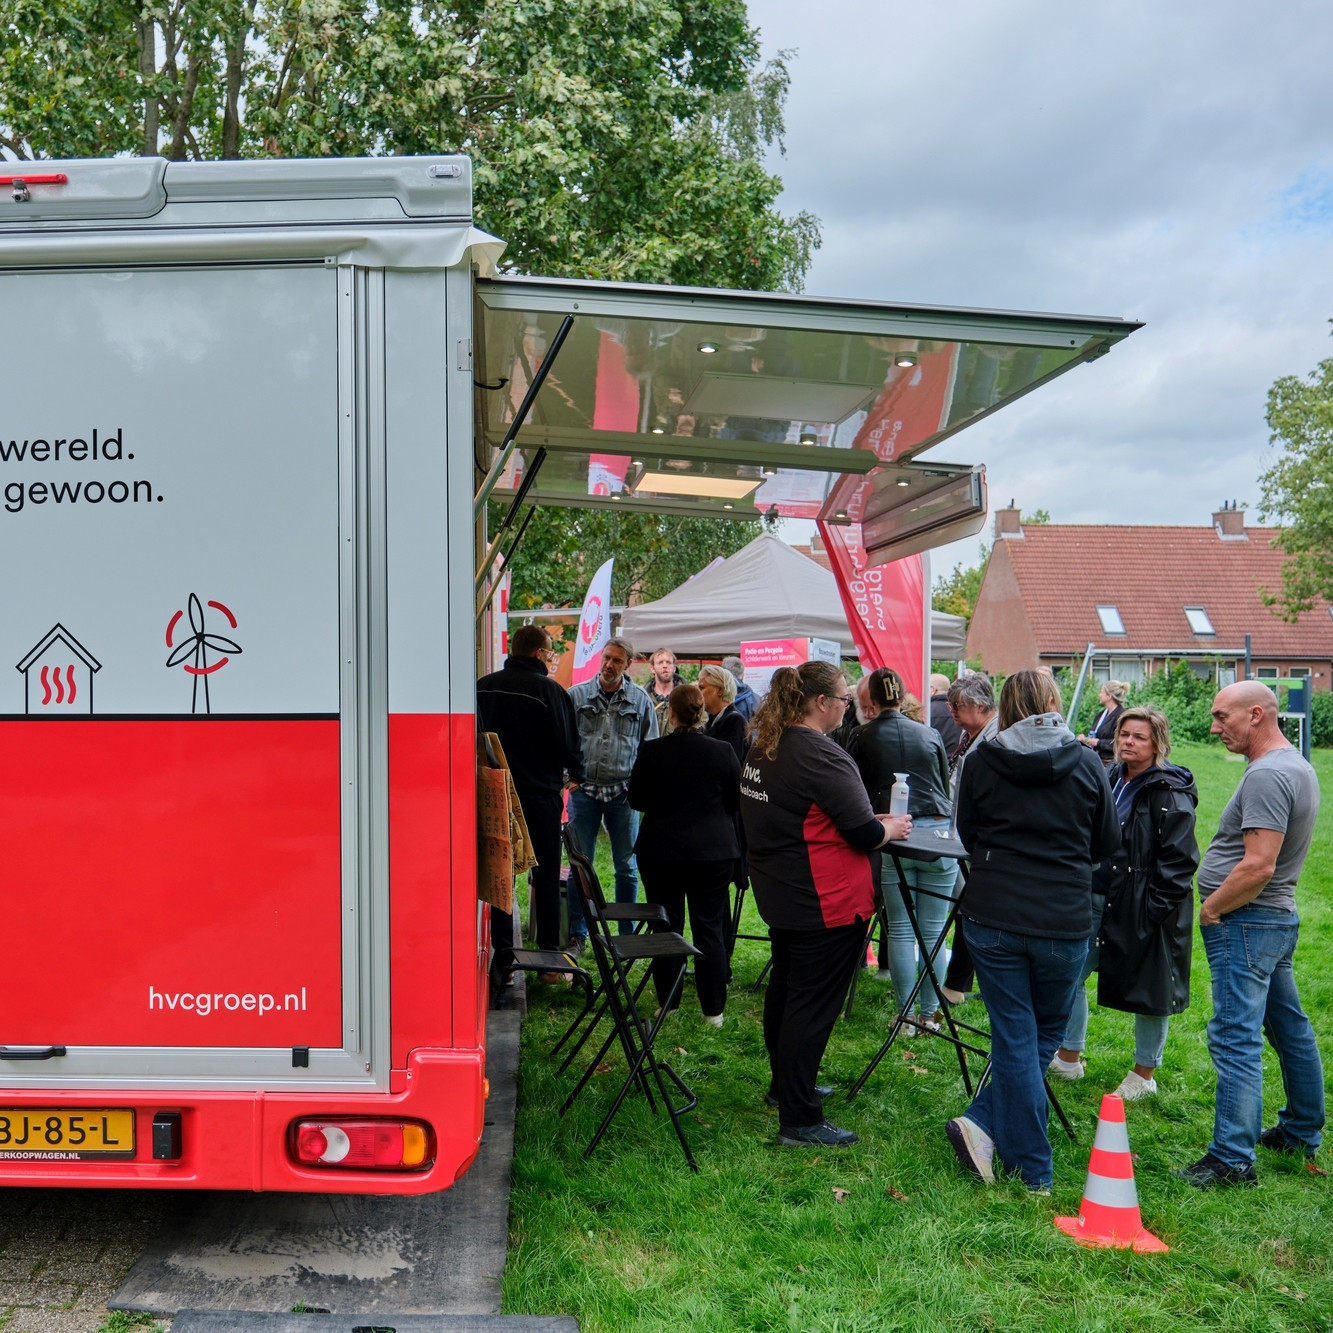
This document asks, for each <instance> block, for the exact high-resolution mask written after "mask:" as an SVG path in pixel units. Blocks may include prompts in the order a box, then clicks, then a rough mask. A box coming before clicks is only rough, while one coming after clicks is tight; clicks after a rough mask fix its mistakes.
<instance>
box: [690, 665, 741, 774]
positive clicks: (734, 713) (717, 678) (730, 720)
mask: <svg viewBox="0 0 1333 1333" xmlns="http://www.w3.org/2000/svg"><path fill="white" fill-rule="evenodd" d="M699 692H700V693H701V694H702V695H703V697H704V711H705V712H706V713H707V714H708V718H707V720H706V722H705V723H704V731H705V733H706V734H707V735H709V736H712V737H713V739H714V740H719V741H726V743H727V744H728V745H730V746H731V748H732V749H733V750H735V751H736V758H737V759H738V760H739V761H740V762H741V763H744V762H745V752H746V750H748V749H749V748H750V741H749V735H748V733H749V729H750V728H749V723H747V722H746V720H745V718H744V716H743V715H742V714H741V713H740V711H739V710H738V709H737V708H736V677H735V676H733V675H732V674H731V672H730V671H724V670H723V669H722V668H721V667H720V666H712V665H711V664H710V665H708V666H705V667H702V668H701V669H700V671H699Z"/></svg>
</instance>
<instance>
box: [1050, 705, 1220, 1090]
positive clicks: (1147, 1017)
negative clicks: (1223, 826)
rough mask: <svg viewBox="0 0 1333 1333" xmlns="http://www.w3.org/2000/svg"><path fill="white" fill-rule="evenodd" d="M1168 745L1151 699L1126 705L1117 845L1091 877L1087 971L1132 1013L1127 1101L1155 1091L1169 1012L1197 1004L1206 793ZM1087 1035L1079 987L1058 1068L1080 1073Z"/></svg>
mask: <svg viewBox="0 0 1333 1333" xmlns="http://www.w3.org/2000/svg"><path fill="white" fill-rule="evenodd" d="M1170 753H1171V724H1170V723H1169V722H1168V721H1167V718H1166V714H1165V713H1162V712H1160V711H1159V710H1158V709H1156V708H1152V707H1140V708H1128V709H1126V710H1125V711H1124V713H1123V714H1122V715H1121V717H1120V724H1119V727H1118V729H1117V732H1116V757H1117V759H1118V761H1119V762H1118V763H1117V764H1116V766H1115V767H1114V768H1113V769H1112V770H1111V773H1110V780H1111V791H1112V795H1113V796H1114V799H1115V803H1116V813H1117V816H1118V818H1119V820H1120V848H1119V850H1118V851H1117V852H1116V853H1115V855H1114V856H1112V857H1111V858H1110V859H1109V860H1107V861H1104V862H1103V863H1102V865H1101V866H1100V867H1099V869H1098V872H1097V875H1096V876H1095V877H1094V880H1093V893H1094V898H1093V909H1094V916H1095V917H1097V918H1098V924H1097V925H1095V926H1094V928H1093V935H1092V939H1091V942H1090V945H1089V948H1088V961H1087V963H1086V964H1085V965H1084V968H1083V975H1084V977H1085V978H1086V977H1088V976H1090V975H1091V974H1092V972H1093V971H1094V970H1095V971H1096V972H1097V973H1098V981H1097V1003H1098V1004H1100V1005H1102V1006H1103V1007H1104V1008H1107V1009H1120V1010H1124V1011H1125V1012H1127V1013H1131V1014H1133V1015H1134V1016H1135V1017H1134V1068H1133V1069H1132V1070H1130V1072H1129V1073H1128V1074H1126V1075H1125V1077H1124V1078H1123V1079H1122V1080H1121V1082H1120V1086H1119V1087H1118V1088H1116V1093H1117V1095H1118V1096H1120V1097H1123V1098H1124V1099H1125V1100H1126V1101H1137V1100H1138V1099H1139V1098H1141V1097H1151V1096H1152V1095H1153V1093H1155V1092H1156V1091H1157V1080H1156V1078H1155V1073H1156V1070H1157V1068H1158V1066H1160V1065H1161V1063H1162V1053H1163V1051H1164V1050H1165V1049H1166V1032H1167V1026H1168V1024H1169V1022H1170V1015H1171V1014H1178V1013H1181V1012H1183V1011H1184V1010H1185V1009H1187V1008H1188V1007H1189V1002H1190V953H1191V949H1192V947H1193V943H1194V895H1193V892H1192V889H1193V882H1194V872H1195V871H1196V870H1197V869H1198V868H1199V845H1198V843H1197V842H1196V841H1195V839H1194V810H1195V807H1196V806H1197V805H1198V803H1199V793H1198V790H1197V788H1196V787H1195V785H1194V775H1193V774H1192V773H1191V772H1190V771H1189V769H1187V768H1180V767H1178V766H1177V765H1175V764H1171V763H1168V762H1167V758H1168V756H1169V755H1170ZM1101 904H1104V905H1105V910H1104V912H1103V911H1102V910H1101ZM1087 1035H1088V996H1087V992H1086V991H1085V990H1084V988H1083V987H1082V986H1081V985H1080V986H1079V989H1078V993H1077V994H1076V995H1075V997H1074V1009H1073V1012H1072V1013H1071V1014H1070V1016H1069V1026H1068V1028H1067V1029H1066V1030H1065V1036H1064V1042H1063V1044H1062V1045H1061V1048H1060V1049H1059V1050H1058V1051H1057V1052H1056V1053H1055V1059H1054V1060H1052V1061H1051V1073H1053V1074H1055V1075H1057V1076H1059V1077H1060V1078H1067V1079H1076V1078H1082V1077H1083V1074H1084V1065H1083V1061H1082V1059H1081V1058H1080V1057H1081V1056H1082V1054H1083V1051H1084V1048H1085V1044H1086V1041H1087Z"/></svg>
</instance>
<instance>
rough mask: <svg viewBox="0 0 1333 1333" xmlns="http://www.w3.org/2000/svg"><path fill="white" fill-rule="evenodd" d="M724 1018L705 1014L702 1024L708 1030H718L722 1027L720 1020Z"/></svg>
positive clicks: (719, 1015)
mask: <svg viewBox="0 0 1333 1333" xmlns="http://www.w3.org/2000/svg"><path fill="white" fill-rule="evenodd" d="M725 1017H726V1015H725V1014H705V1015H704V1022H705V1023H707V1024H708V1026H709V1027H710V1028H720V1027H721V1026H722V1020H723V1019H724V1018H725Z"/></svg>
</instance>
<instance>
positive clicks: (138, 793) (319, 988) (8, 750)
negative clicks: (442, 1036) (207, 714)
mask: <svg viewBox="0 0 1333 1333" xmlns="http://www.w3.org/2000/svg"><path fill="white" fill-rule="evenodd" d="M0 750H2V751H3V753H4V755H5V766H4V774H5V776H4V788H3V795H0V840H2V841H3V846H4V847H5V863H6V864H5V870H6V873H5V880H6V894H5V899H6V904H5V917H4V921H5V933H6V939H7V941H8V947H7V949H6V957H7V961H6V964H5V970H6V976H5V987H4V991H5V1003H4V1011H3V1013H2V1014H0V1043H4V1044H8V1045H47V1044H52V1045H57V1044H59V1045H69V1046H102V1045H115V1046H169V1045H170V1046H175V1045H183V1046H222V1047H227V1046H324V1047H337V1046H341V1045H342V959H341V933H340V926H341V921H340V917H341V910H340V904H341V888H340V883H341V867H340V834H339V816H340V811H339V747H338V722H337V719H336V718H330V719H324V718H320V719H299V720H291V719H265V720H262V721H227V720H222V719H212V720H208V721H201V720H198V719H194V720H189V721H183V720H173V719H160V720H152V721H121V720H113V719H102V720H98V719H89V720H87V721H74V720H70V721H63V722H21V721H5V722H0Z"/></svg>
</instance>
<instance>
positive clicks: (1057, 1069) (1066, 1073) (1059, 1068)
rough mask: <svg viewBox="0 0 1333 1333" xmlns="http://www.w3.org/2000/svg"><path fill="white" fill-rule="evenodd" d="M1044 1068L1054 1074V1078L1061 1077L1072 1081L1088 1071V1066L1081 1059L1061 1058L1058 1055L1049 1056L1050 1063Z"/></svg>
mask: <svg viewBox="0 0 1333 1333" xmlns="http://www.w3.org/2000/svg"><path fill="white" fill-rule="evenodd" d="M1046 1068H1047V1069H1048V1070H1049V1071H1050V1072H1051V1073H1052V1074H1054V1075H1055V1077H1056V1078H1063V1079H1066V1080H1068V1081H1069V1082H1070V1083H1073V1082H1074V1081H1075V1080H1076V1079H1080V1078H1082V1077H1083V1075H1084V1074H1086V1073H1087V1072H1088V1067H1087V1065H1085V1064H1084V1063H1083V1061H1082V1060H1062V1059H1060V1057H1059V1056H1058V1055H1056V1056H1052V1057H1051V1063H1050V1064H1049V1065H1047V1066H1046Z"/></svg>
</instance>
